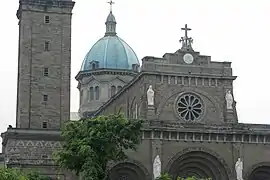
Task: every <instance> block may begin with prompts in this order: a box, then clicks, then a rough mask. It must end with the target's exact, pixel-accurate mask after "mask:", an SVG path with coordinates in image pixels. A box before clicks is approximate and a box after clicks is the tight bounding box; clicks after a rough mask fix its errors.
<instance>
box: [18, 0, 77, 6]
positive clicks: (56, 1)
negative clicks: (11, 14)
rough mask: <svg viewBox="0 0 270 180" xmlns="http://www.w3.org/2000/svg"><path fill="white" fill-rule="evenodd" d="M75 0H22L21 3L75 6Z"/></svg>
mask: <svg viewBox="0 0 270 180" xmlns="http://www.w3.org/2000/svg"><path fill="white" fill-rule="evenodd" d="M74 4H75V2H73V1H61V0H50V1H48V0H20V5H34V6H50V7H57V8H73V7H74Z"/></svg>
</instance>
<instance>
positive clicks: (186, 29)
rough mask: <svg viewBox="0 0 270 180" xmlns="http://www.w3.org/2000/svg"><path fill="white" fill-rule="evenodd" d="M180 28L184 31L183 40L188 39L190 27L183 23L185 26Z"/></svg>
mask: <svg viewBox="0 0 270 180" xmlns="http://www.w3.org/2000/svg"><path fill="white" fill-rule="evenodd" d="M181 30H184V31H185V37H184V38H185V40H186V41H187V39H188V34H187V33H188V31H191V29H190V28H188V27H187V24H185V27H184V28H181Z"/></svg>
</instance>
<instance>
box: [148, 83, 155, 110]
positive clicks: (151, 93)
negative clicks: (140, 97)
mask: <svg viewBox="0 0 270 180" xmlns="http://www.w3.org/2000/svg"><path fill="white" fill-rule="evenodd" d="M154 96H155V92H154V90H153V88H152V85H149V88H148V90H147V101H148V106H154Z"/></svg>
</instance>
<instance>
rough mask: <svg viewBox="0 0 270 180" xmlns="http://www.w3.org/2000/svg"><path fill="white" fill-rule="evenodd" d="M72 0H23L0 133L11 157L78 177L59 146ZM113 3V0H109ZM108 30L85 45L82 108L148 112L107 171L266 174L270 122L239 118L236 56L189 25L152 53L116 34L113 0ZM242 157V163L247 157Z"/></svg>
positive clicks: (256, 178) (124, 179) (136, 176)
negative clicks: (58, 161) (170, 45)
mask: <svg viewBox="0 0 270 180" xmlns="http://www.w3.org/2000/svg"><path fill="white" fill-rule="evenodd" d="M74 4H75V3H74V2H72V1H71V0H65V1H64V0H54V1H48V0H20V5H19V9H18V12H17V17H18V19H19V32H20V34H19V60H18V94H17V118H16V127H9V128H8V129H7V131H6V132H4V133H2V138H3V143H2V144H3V148H2V149H3V150H2V151H3V154H2V156H3V159H4V165H5V166H7V167H19V168H23V169H36V170H39V171H40V172H41V173H42V174H44V175H48V176H50V177H51V179H57V178H60V179H63V180H75V179H77V177H75V176H74V175H73V174H72V173H70V172H67V171H64V170H60V169H59V168H58V167H57V166H56V165H55V164H54V161H53V152H54V151H56V150H57V149H59V148H61V145H62V139H61V137H60V128H61V127H62V125H63V124H64V122H65V121H67V120H69V119H70V78H71V77H70V69H71V67H70V62H71V55H70V53H71V16H72V9H73V6H74ZM110 4H111V5H112V2H110ZM105 25H106V29H105V35H104V37H102V38H101V39H100V40H98V41H97V42H96V43H95V44H94V45H93V46H92V48H90V50H89V52H87V54H86V56H85V58H84V60H83V62H82V66H81V69H80V71H79V72H78V74H77V76H76V80H77V81H78V87H77V88H78V90H79V92H80V107H79V116H80V117H81V118H91V117H94V116H99V115H108V114H111V113H118V112H121V113H123V114H124V115H125V117H126V118H128V119H131V120H132V119H142V120H144V125H143V129H142V143H141V145H140V146H139V148H138V151H136V152H133V151H127V154H128V157H129V158H128V159H127V160H126V161H124V162H112V163H110V164H108V168H109V170H110V179H111V180H117V179H121V180H152V179H153V169H154V167H153V162H154V159H156V157H160V162H161V170H162V172H165V173H166V172H167V173H169V174H170V175H171V176H172V177H173V179H174V180H176V177H177V176H181V177H187V176H197V177H199V178H212V179H213V180H235V179H237V180H240V179H244V180H265V179H270V153H269V152H270V147H269V145H270V126H269V125H257V124H243V123H238V117H237V111H236V101H235V100H234V96H233V81H234V80H235V79H236V76H234V75H233V73H232V67H231V63H230V62H217V61H213V60H212V59H211V56H206V55H201V54H200V53H199V52H198V51H196V50H194V49H193V47H192V44H193V39H192V38H191V37H189V36H188V32H189V31H190V30H191V29H190V28H188V26H187V25H185V27H184V28H182V30H183V32H184V36H183V37H182V38H181V39H180V43H181V48H180V49H178V50H176V51H174V52H173V53H165V54H164V55H163V57H150V56H146V57H144V58H143V59H142V62H141V65H140V62H139V59H138V57H137V56H136V53H135V52H134V50H133V49H132V48H131V47H130V46H129V45H128V44H127V43H126V42H125V41H124V40H123V39H121V38H120V36H118V35H117V33H116V32H117V31H116V27H117V23H116V18H115V17H114V15H113V13H112V10H111V11H110V13H109V15H108V17H107V19H106V22H105ZM241 164H242V165H243V167H241Z"/></svg>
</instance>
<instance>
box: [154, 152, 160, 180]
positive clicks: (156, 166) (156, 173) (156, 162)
mask: <svg viewBox="0 0 270 180" xmlns="http://www.w3.org/2000/svg"><path fill="white" fill-rule="evenodd" d="M153 174H154V179H156V178H158V177H160V176H161V161H160V157H159V155H157V156H156V157H155V159H154V163H153Z"/></svg>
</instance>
